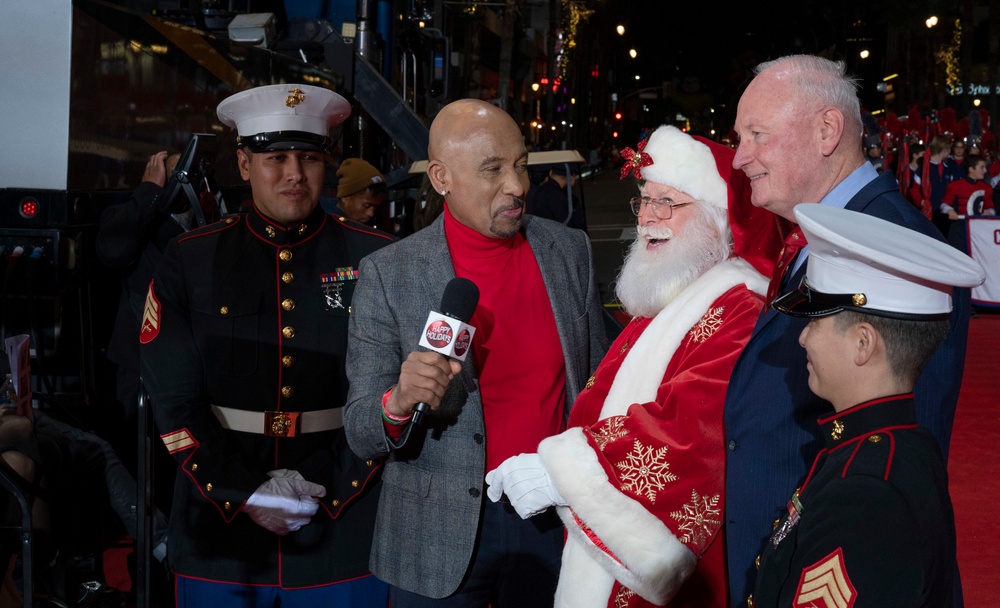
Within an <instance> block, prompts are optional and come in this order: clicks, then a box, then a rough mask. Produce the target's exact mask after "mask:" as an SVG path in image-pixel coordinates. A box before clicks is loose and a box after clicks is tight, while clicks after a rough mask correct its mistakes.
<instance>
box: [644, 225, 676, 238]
mask: <svg viewBox="0 0 1000 608" xmlns="http://www.w3.org/2000/svg"><path fill="white" fill-rule="evenodd" d="M635 231H636V234H638V235H639V238H641V239H645V240H647V241H651V240H670V239H672V238H674V231H673V230H671V229H670V228H668V227H666V226H636V228H635Z"/></svg>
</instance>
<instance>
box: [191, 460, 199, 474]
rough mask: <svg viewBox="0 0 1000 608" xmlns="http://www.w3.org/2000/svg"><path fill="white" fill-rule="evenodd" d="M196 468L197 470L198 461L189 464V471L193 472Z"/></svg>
mask: <svg viewBox="0 0 1000 608" xmlns="http://www.w3.org/2000/svg"><path fill="white" fill-rule="evenodd" d="M197 470H198V463H197V462H195V463H193V464H192V465H191V472H192V473H193V472H194V471H197Z"/></svg>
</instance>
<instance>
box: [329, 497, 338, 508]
mask: <svg viewBox="0 0 1000 608" xmlns="http://www.w3.org/2000/svg"><path fill="white" fill-rule="evenodd" d="M330 504H331V505H333V506H335V507H339V506H340V501H339V500H337V499H336V498H334V499H333V501H331V502H330Z"/></svg>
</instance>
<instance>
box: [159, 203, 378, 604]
mask: <svg viewBox="0 0 1000 608" xmlns="http://www.w3.org/2000/svg"><path fill="white" fill-rule="evenodd" d="M391 240H393V237H391V236H389V235H387V234H383V233H379V232H377V231H374V230H372V229H371V228H368V227H366V226H363V225H361V224H356V223H354V222H350V221H349V220H344V219H343V218H336V217H333V216H330V215H326V214H325V213H323V212H322V210H321V209H320V208H319V207H317V209H316V211H314V212H313V214H312V215H311V216H309V218H307V219H306V220H305V221H304V222H303V223H302V224H299V225H294V226H291V227H284V226H281V225H279V224H276V223H273V222H271V221H270V220H268V219H266V218H265V217H264V216H263V215H261V214H260V213H259V211H258V210H257V209H256V208H254V209H252V210H251V211H249V212H248V213H246V214H244V215H240V216H235V217H230V218H227V219H225V220H223V221H222V222H217V223H215V224H211V225H208V226H205V227H203V228H200V229H198V230H194V231H192V232H189V233H187V234H185V235H184V236H183V237H181V238H179V239H178V240H177V241H176V242H175V243H173V244H171V246H170V247H169V248H168V250H167V252H166V254H165V256H164V260H163V263H162V264H161V265H160V267H159V269H158V270H157V272H156V274H155V276H154V278H153V281H152V283H151V284H150V287H149V294H148V296H147V301H146V309H145V313H144V318H143V326H142V329H141V333H140V340H141V341H142V342H143V343H144V344H143V348H142V359H143V361H142V364H143V375H144V380H145V382H146V384H147V386H148V388H149V392H150V395H151V398H152V409H153V412H154V414H155V418H156V423H157V427H158V432H159V433H160V437H161V439H162V440H163V442H164V444H165V445H166V446H167V449H168V450H169V451H170V452H171V453H172V454H173V455H174V457H175V458H176V460H177V462H178V464H179V465H180V470H179V472H178V476H177V484H176V487H175V491H174V501H173V509H172V513H171V518H170V536H169V543H168V560H169V563H170V567H171V569H172V570H173V571H175V572H177V573H178V574H181V575H184V576H190V577H197V578H201V579H207V580H211V581H223V582H235V583H243V584H254V585H257V584H260V585H281V586H282V587H284V588H301V587H308V586H314V585H322V584H327V583H333V582H338V581H343V580H348V579H352V578H355V577H358V576H363V575H366V574H368V557H369V552H370V546H371V535H372V527H373V524H374V520H375V506H376V500H377V496H378V485H377V484H378V483H379V481H378V480H379V470H380V466H381V463H380V462H379V461H377V460H362V459H359V458H357V457H356V456H355V455H354V454H353V453H352V452H351V450H350V448H349V447H348V445H347V442H346V440H345V438H344V432H343V429H342V428H337V429H334V430H330V431H324V432H319V433H309V434H302V435H298V436H296V437H271V436H266V435H263V434H257V433H248V432H240V431H234V430H227V429H224V428H222V425H221V424H220V422H219V420H218V419H217V418H216V417H215V416H214V415H213V413H212V410H211V408H210V404H215V405H218V406H223V407H228V408H236V409H242V410H250V411H253V412H265V411H278V410H280V411H284V412H305V411H315V410H324V409H328V408H341V407H343V405H344V403H345V399H346V396H347V376H346V373H345V371H344V357H345V353H346V350H347V322H348V318H349V315H350V312H351V296H352V294H353V292H354V285H355V283H356V281H357V274H356V273H357V268H358V267H359V265H360V262H361V258H363V257H364V256H365V255H367V254H368V253H370V252H372V251H374V250H376V249H378V248H379V247H381V246H383V245H386V244H388V243H389V242H390V241H391ZM276 469H291V470H295V471H298V472H299V473H301V474H302V476H303V477H304V478H305V479H307V480H308V481H312V482H315V483H318V484H321V485H323V486H324V487H325V488H326V497H325V498H323V499H322V501H321V503H320V505H321V506H320V509H319V511H318V512H317V513H316V515H315V516H314V517H313V519H312V521H311V523H310V524H309V525H307V526H305V527H303V528H302V529H301V530H299V531H297V532H293V533H290V534H288V535H287V536H284V537H279V536H277V535H275V534H273V533H272V532H269V531H267V530H266V529H264V528H262V527H261V526H259V525H257V524H256V523H254V522H253V520H251V519H250V517H249V516H248V515H246V514H245V513H241V512H240V508H241V507H242V505H243V504H244V502H245V501H246V500H247V498H249V497H250V495H251V494H253V493H254V491H256V490H257V488H258V487H259V486H260V485H261V484H262V483H264V482H265V481H267V479H268V475H267V473H268V471H272V470H276Z"/></svg>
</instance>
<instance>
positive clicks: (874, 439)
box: [868, 435, 882, 443]
mask: <svg viewBox="0 0 1000 608" xmlns="http://www.w3.org/2000/svg"><path fill="white" fill-rule="evenodd" d="M879 441H882V436H881V435H872V436H871V437H869V438H868V442H869V443H878V442H879Z"/></svg>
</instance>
